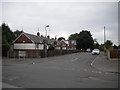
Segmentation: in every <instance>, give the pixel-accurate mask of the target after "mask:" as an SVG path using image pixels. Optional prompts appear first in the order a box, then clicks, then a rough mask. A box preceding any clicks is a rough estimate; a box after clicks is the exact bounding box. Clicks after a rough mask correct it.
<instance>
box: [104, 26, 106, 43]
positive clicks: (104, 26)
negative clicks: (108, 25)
mask: <svg viewBox="0 0 120 90" xmlns="http://www.w3.org/2000/svg"><path fill="white" fill-rule="evenodd" d="M105 41H106V33H105V26H104V44H105Z"/></svg>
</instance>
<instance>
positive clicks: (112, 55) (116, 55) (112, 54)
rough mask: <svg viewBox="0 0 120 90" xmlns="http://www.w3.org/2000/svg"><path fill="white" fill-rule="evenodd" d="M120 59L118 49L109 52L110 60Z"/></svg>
mask: <svg viewBox="0 0 120 90" xmlns="http://www.w3.org/2000/svg"><path fill="white" fill-rule="evenodd" d="M118 58H120V51H118V50H117V49H111V50H109V51H108V59H118Z"/></svg>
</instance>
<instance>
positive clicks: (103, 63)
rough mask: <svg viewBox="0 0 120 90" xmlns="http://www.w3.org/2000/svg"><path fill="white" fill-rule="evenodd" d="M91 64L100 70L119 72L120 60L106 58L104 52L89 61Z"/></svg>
mask: <svg viewBox="0 0 120 90" xmlns="http://www.w3.org/2000/svg"><path fill="white" fill-rule="evenodd" d="M91 66H92V67H94V68H96V69H98V70H100V71H105V72H108V73H117V74H120V71H119V69H118V68H119V66H120V60H118V59H116V60H108V59H107V56H106V55H105V54H104V53H101V54H100V55H98V56H97V57H96V58H95V60H94V61H93V62H92V63H91Z"/></svg>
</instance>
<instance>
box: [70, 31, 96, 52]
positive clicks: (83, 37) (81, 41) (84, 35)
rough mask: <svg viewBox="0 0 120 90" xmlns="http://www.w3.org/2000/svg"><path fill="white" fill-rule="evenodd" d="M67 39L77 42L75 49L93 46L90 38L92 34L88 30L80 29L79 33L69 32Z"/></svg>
mask: <svg viewBox="0 0 120 90" xmlns="http://www.w3.org/2000/svg"><path fill="white" fill-rule="evenodd" d="M69 40H76V42H77V49H84V50H86V49H87V48H91V49H92V48H93V45H94V40H93V38H92V35H91V33H90V31H86V30H85V31H84V30H83V31H81V32H80V33H79V34H78V33H75V34H71V35H70V36H69Z"/></svg>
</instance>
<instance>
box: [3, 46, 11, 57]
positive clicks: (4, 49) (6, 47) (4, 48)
mask: <svg viewBox="0 0 120 90" xmlns="http://www.w3.org/2000/svg"><path fill="white" fill-rule="evenodd" d="M9 49H10V44H3V45H2V56H7V52H8V51H9Z"/></svg>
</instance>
